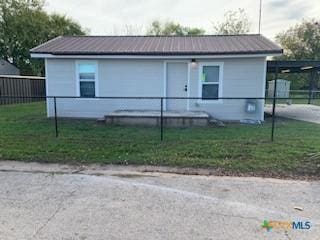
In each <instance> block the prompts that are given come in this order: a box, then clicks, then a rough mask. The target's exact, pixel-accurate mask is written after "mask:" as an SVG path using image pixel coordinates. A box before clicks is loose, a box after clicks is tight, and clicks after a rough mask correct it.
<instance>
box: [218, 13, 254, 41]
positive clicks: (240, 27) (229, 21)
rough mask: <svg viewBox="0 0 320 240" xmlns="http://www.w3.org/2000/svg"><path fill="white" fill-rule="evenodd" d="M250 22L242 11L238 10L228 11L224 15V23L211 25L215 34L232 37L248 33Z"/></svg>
mask: <svg viewBox="0 0 320 240" xmlns="http://www.w3.org/2000/svg"><path fill="white" fill-rule="evenodd" d="M250 25H251V23H250V21H249V18H248V16H247V14H246V12H245V11H244V9H241V8H239V9H238V10H236V11H228V12H226V13H225V14H224V21H223V22H218V23H215V24H214V25H213V28H214V31H215V33H216V34H223V35H234V34H245V33H248V32H249V31H250Z"/></svg>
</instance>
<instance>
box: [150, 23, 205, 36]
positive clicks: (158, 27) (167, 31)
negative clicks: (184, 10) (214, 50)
mask: <svg viewBox="0 0 320 240" xmlns="http://www.w3.org/2000/svg"><path fill="white" fill-rule="evenodd" d="M204 33H205V30H204V29H201V28H192V27H185V26H182V25H180V24H179V23H175V22H172V21H167V22H160V21H158V20H155V21H153V22H152V23H151V25H150V27H149V28H148V30H147V34H148V35H155V36H161V35H165V36H187V35H202V34H204Z"/></svg>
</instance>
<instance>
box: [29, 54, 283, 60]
mask: <svg viewBox="0 0 320 240" xmlns="http://www.w3.org/2000/svg"><path fill="white" fill-rule="evenodd" d="M281 55H282V53H254V54H221V55H219V54H217V55H203V54H201V55H197V54H195V55H192V54H190V55H181V54H179V55H124V54H120V55H116V54H114V55H102V54H99V55H90V54H79V55H78V54H74V55H72V54H67V55H66V54H61V55H58V54H48V53H31V57H32V58H61V59H79V58H81V59H193V58H195V59H211V58H213V59H214V58H255V57H256V58H260V57H268V56H281Z"/></svg>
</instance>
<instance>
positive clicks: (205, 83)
mask: <svg viewBox="0 0 320 240" xmlns="http://www.w3.org/2000/svg"><path fill="white" fill-rule="evenodd" d="M220 68H221V66H220V65H209V64H208V65H203V66H202V68H201V76H200V77H201V86H200V88H201V98H202V99H203V100H212V99H218V98H219V96H220V92H219V91H220V78H221V76H220V75H221V73H220V70H221V69H220Z"/></svg>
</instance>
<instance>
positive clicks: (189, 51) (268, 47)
mask: <svg viewBox="0 0 320 240" xmlns="http://www.w3.org/2000/svg"><path fill="white" fill-rule="evenodd" d="M30 52H31V53H33V54H35V53H38V54H54V55H228V54H232V55H234V54H270V55H273V54H281V53H282V52H283V50H282V49H281V48H280V47H279V46H278V45H276V44H275V43H273V42H272V41H270V40H268V39H267V38H265V37H264V36H262V35H258V34H248V35H203V36H183V37H181V36H73V37H58V38H55V39H52V40H50V41H48V42H46V43H44V44H41V45H40V46H38V47H35V48H33V49H31V50H30Z"/></svg>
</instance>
